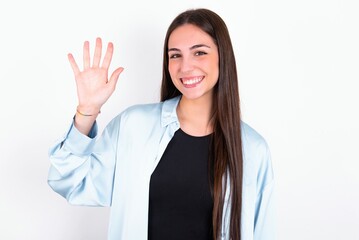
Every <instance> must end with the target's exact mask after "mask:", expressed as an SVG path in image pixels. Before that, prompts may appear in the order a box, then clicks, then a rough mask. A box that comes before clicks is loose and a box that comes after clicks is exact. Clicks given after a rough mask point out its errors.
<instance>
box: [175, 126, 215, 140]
mask: <svg viewBox="0 0 359 240" xmlns="http://www.w3.org/2000/svg"><path fill="white" fill-rule="evenodd" d="M178 131H179V132H181V133H182V134H183V135H185V136H188V137H190V138H196V139H203V138H210V137H212V136H213V132H212V133H210V134H207V135H203V136H194V135H190V134H188V133H186V132H185V131H183V129H182V128H179V129H178Z"/></svg>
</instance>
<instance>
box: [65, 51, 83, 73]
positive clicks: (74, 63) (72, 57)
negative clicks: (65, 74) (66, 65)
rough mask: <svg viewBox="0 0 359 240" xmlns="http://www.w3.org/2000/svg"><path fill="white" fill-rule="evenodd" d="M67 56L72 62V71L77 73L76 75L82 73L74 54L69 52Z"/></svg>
mask: <svg viewBox="0 0 359 240" xmlns="http://www.w3.org/2000/svg"><path fill="white" fill-rule="evenodd" d="M67 58H68V59H69V62H70V64H71V67H72V71H73V72H74V74H75V76H76V75H77V74H79V73H80V69H79V67H78V66H77V63H76V61H75V59H74V56H72V54H71V53H69V54H67Z"/></svg>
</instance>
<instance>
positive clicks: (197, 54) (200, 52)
mask: <svg viewBox="0 0 359 240" xmlns="http://www.w3.org/2000/svg"><path fill="white" fill-rule="evenodd" d="M206 54H207V53H206V52H202V51H198V52H196V53H195V55H196V56H202V55H206Z"/></svg>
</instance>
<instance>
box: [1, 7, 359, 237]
mask: <svg viewBox="0 0 359 240" xmlns="http://www.w3.org/2000/svg"><path fill="white" fill-rule="evenodd" d="M192 7H206V8H210V9H212V10H214V11H216V12H217V13H218V14H219V15H221V16H222V18H223V19H224V20H225V22H226V23H227V26H228V28H229V31H230V34H231V37H232V41H233V45H234V49H235V54H236V58H237V64H238V72H239V76H240V79H239V84H240V92H241V101H242V102H241V104H242V116H243V119H244V120H245V121H246V122H247V123H249V124H250V125H251V126H252V127H254V128H255V129H256V130H257V131H259V132H260V133H261V134H262V135H263V136H264V137H265V138H266V140H267V141H268V143H269V146H270V148H271V152H272V158H273V164H274V171H275V177H276V194H277V206H278V207H277V208H278V209H277V213H278V235H279V239H280V240H303V239H305V240H312V239H313V240H317V239H325V240H338V239H346V240H357V239H359V174H358V172H359V153H358V151H359V150H358V149H359V147H358V146H359V140H358V136H359V108H358V103H359V93H358V92H359V83H358V82H359V44H358V43H359V15H358V12H359V7H358V3H357V1H356V0H352V1H350V0H301V1H294V0H289V1H288V0H273V1H265V0H257V1H254V0H240V1H228V0H227V1H218V0H217V1H214V0H208V1H204V0H181V1H142V2H141V1H111V0H103V1H94V0H86V1H85V0H78V1H73V0H72V1H70V0H63V1H45V0H33V1H25V0H18V1H2V2H1V3H0V33H1V37H0V114H1V115H0V116H1V125H0V239H4V240H24V239H26V240H49V239H51V240H65V239H66V240H85V239H86V240H99V239H106V236H107V225H108V216H109V212H110V211H109V209H108V208H89V207H74V206H70V205H69V204H68V203H67V202H66V201H65V200H64V199H63V198H62V197H60V195H57V194H56V193H55V192H53V191H52V190H51V189H50V187H49V186H48V185H47V171H48V168H49V161H48V155H47V151H48V149H49V147H50V146H51V145H52V144H53V143H54V142H55V140H56V139H57V138H59V137H60V136H61V135H62V134H64V133H65V131H66V130H67V127H68V126H69V124H70V122H71V120H72V117H73V114H74V113H75V109H76V105H77V97H76V89H75V82H74V78H73V75H72V70H71V67H70V65H69V63H68V61H67V53H68V52H72V53H73V54H74V55H75V58H76V59H78V60H80V59H81V57H82V55H81V54H82V44H83V41H85V40H89V41H90V42H91V44H92V45H91V46H92V47H93V44H94V41H95V38H96V37H98V36H100V37H102V39H103V41H104V42H105V43H107V42H108V41H112V42H113V43H114V45H115V53H114V57H113V63H112V65H111V66H112V69H114V68H115V67H116V66H123V67H124V68H125V71H124V72H123V74H122V75H121V77H120V81H119V83H118V86H117V90H116V92H115V93H114V95H113V96H112V97H111V98H110V100H109V101H108V103H107V104H106V105H105V106H104V108H103V109H102V113H101V115H100V117H99V119H98V122H99V124H100V130H101V129H103V127H104V126H105V125H106V124H107V123H108V122H109V121H110V119H112V118H113V117H114V116H116V115H117V114H118V113H119V112H121V111H122V110H123V109H124V108H126V107H128V106H130V105H133V104H136V103H147V102H156V101H158V100H159V87H160V81H161V71H162V69H161V67H162V44H163V39H164V35H165V32H166V29H167V27H168V25H169V24H170V22H171V20H172V19H173V18H174V17H175V16H176V15H177V14H178V13H180V12H182V11H183V10H186V9H188V8H192Z"/></svg>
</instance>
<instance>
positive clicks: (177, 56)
mask: <svg viewBox="0 0 359 240" xmlns="http://www.w3.org/2000/svg"><path fill="white" fill-rule="evenodd" d="M179 57H181V55H180V54H178V53H176V54H171V55H170V58H179Z"/></svg>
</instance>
